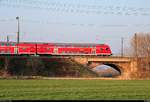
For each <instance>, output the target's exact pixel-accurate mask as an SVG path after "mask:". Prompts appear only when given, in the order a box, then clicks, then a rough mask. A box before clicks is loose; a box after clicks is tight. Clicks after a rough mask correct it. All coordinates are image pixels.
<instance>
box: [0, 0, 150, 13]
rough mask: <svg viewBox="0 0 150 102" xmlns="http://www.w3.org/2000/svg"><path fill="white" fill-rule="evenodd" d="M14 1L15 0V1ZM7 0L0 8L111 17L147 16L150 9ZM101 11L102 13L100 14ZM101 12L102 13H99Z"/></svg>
mask: <svg viewBox="0 0 150 102" xmlns="http://www.w3.org/2000/svg"><path fill="white" fill-rule="evenodd" d="M15 1H16V0H15ZM15 1H13V2H12V0H7V1H5V2H2V3H1V4H0V6H6V7H14V8H20V7H21V8H25V9H39V10H51V11H53V12H56V11H58V12H59V11H60V12H69V13H71V12H72V13H84V14H86V13H87V12H88V14H89V13H95V14H103V15H105V14H111V15H126V16H129V15H132V16H137V15H141V16H149V15H150V12H149V11H150V8H135V7H121V6H113V5H109V6H101V5H85V4H84V5H83V4H68V3H57V2H51V3H50V2H35V1H32V0H31V1H28V2H24V0H23V1H21V2H18V1H20V0H18V1H17V2H15ZM102 11H103V12H102ZM100 12H102V13H100Z"/></svg>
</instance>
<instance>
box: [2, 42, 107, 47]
mask: <svg viewBox="0 0 150 102" xmlns="http://www.w3.org/2000/svg"><path fill="white" fill-rule="evenodd" d="M0 43H15V44H17V42H0ZM20 43H21V44H22V43H24V44H29V43H30V44H31V43H32V44H36V43H38V44H52V45H58V46H61V45H89V46H96V45H107V44H98V43H52V42H20Z"/></svg>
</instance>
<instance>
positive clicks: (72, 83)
mask: <svg viewBox="0 0 150 102" xmlns="http://www.w3.org/2000/svg"><path fill="white" fill-rule="evenodd" d="M149 85H150V81H148V80H124V81H123V80H0V99H6V100H10V99H11V100H16V99H21V100H22V99H23V100H41V99H42V100H104V99H110V100H112V99H119V100H120V99H121V100H125V99H150V86H149Z"/></svg>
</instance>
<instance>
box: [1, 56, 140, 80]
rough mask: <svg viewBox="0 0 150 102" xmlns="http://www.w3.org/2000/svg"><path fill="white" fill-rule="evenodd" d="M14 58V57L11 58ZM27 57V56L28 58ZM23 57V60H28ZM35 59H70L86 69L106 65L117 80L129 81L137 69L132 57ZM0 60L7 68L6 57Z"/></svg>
mask: <svg viewBox="0 0 150 102" xmlns="http://www.w3.org/2000/svg"><path fill="white" fill-rule="evenodd" d="M13 57H15V56H13ZM28 57H29V56H28ZM28 57H25V58H28ZM32 57H35V58H63V59H64V58H67V59H71V60H73V61H75V62H77V63H79V64H82V65H85V66H87V67H88V68H91V69H92V68H95V67H96V66H99V65H108V66H111V67H113V68H114V69H116V70H118V71H119V72H120V73H121V75H120V76H119V78H123V79H130V78H131V77H130V76H131V74H132V73H136V72H137V71H138V69H137V65H138V64H137V59H135V58H133V57H115V56H49V57H48V56H45V57H42V56H32ZM0 58H5V69H7V66H8V60H7V57H6V56H3V57H2V56H1V57H0ZM16 58H24V57H23V56H22V57H21V56H16Z"/></svg>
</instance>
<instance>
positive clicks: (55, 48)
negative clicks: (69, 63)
mask: <svg viewBox="0 0 150 102" xmlns="http://www.w3.org/2000/svg"><path fill="white" fill-rule="evenodd" d="M54 54H58V48H57V47H56V46H55V47H54Z"/></svg>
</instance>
